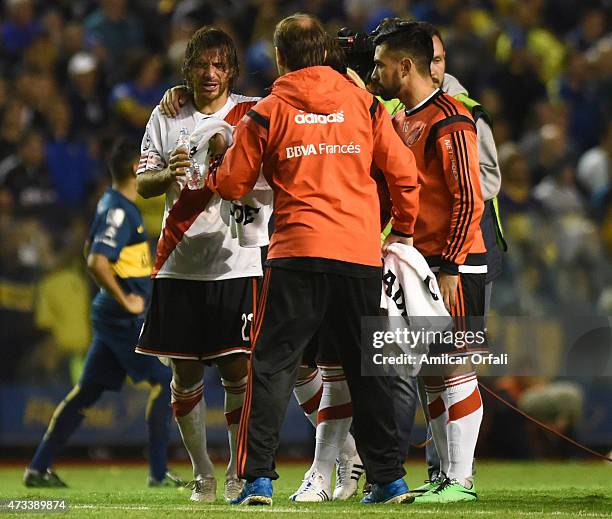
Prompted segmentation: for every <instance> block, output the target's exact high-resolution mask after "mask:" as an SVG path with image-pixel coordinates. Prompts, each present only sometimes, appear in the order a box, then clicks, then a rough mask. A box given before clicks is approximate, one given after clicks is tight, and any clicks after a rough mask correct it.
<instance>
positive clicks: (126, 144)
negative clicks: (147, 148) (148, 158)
mask: <svg viewBox="0 0 612 519" xmlns="http://www.w3.org/2000/svg"><path fill="white" fill-rule="evenodd" d="M139 157H140V146H139V145H138V142H136V141H135V140H134V139H130V138H128V137H119V138H118V139H117V140H116V141H115V142H114V143H113V147H112V148H111V152H110V154H109V156H108V169H109V170H110V174H111V177H112V179H113V182H116V183H118V184H123V183H124V182H125V181H126V180H128V179H129V178H132V177H133V176H134V164H135V163H137V162H138V159H139Z"/></svg>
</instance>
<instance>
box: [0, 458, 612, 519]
mask: <svg viewBox="0 0 612 519" xmlns="http://www.w3.org/2000/svg"><path fill="white" fill-rule="evenodd" d="M56 468H57V470H58V473H59V474H60V476H61V477H62V478H64V480H65V481H66V482H67V483H68V484H69V485H70V488H68V489H59V490H55V489H26V488H25V487H24V486H23V485H22V484H21V476H22V473H23V469H22V468H20V467H10V468H8V467H0V500H6V499H10V498H19V499H23V498H31V499H62V498H65V499H67V500H68V501H69V507H70V509H69V512H67V515H69V516H71V517H78V518H81V517H84V518H89V517H104V518H108V517H111V518H115V517H118V518H121V519H132V518H138V517H147V518H151V517H164V518H170V517H179V516H180V517H190V516H196V515H197V516H205V517H207V518H209V517H211V518H217V517H234V518H235V517H236V515H242V514H256V515H257V516H258V517H262V516H263V517H275V518H278V517H291V516H292V515H293V514H296V517H300V518H302V517H319V518H320V519H325V518H329V519H332V518H334V517H335V516H338V517H347V518H348V517H368V516H370V517H380V518H382V517H388V516H408V515H413V516H417V515H419V516H422V517H431V518H438V517H441V518H453V519H457V518H472V517H482V518H491V519H494V518H515V517H516V518H521V517H536V518H554V519H565V518H568V519H569V518H572V519H573V518H576V517H611V518H612V464H610V463H608V464H604V463H597V462H593V463H577V462H576V463H575V462H560V463H499V462H479V463H478V474H477V485H478V491H479V500H478V501H477V502H476V503H465V504H462V505H453V506H452V507H444V508H442V507H440V506H436V505H431V506H425V505H421V506H415V505H394V506H388V505H378V506H369V507H365V506H363V505H361V504H360V503H359V501H358V499H357V498H353V500H351V501H349V502H344V503H336V502H331V503H321V504H299V505H298V504H295V503H291V502H289V501H288V497H289V495H290V494H291V493H292V491H293V490H295V488H296V487H297V485H298V484H299V482H300V480H301V478H302V475H303V473H304V471H305V469H306V467H305V466H302V465H282V466H281V467H280V468H279V473H280V476H281V479H280V480H278V481H277V482H276V483H275V493H274V506H272V507H271V508H268V507H230V506H229V505H226V504H224V502H223V501H221V500H219V501H218V502H217V503H214V504H192V503H191V502H190V501H189V491H188V490H186V489H169V488H164V489H148V488H146V487H145V485H144V481H145V480H146V467H145V466H144V465H134V466H132V465H121V466H117V465H91V466H87V465H70V466H61V465H59V466H58V467H56ZM173 468H174V469H178V470H177V472H178V473H179V474H180V475H181V476H184V477H185V478H187V477H188V475H189V468H188V467H187V466H186V465H181V466H178V467H177V466H175V467H173ZM424 472H425V471H424V469H423V468H422V467H421V466H419V467H418V468H415V467H409V472H408V476H407V481H408V483H409V484H410V485H411V486H418V485H419V484H420V483H421V480H422V479H423V475H424ZM218 477H219V482H220V483H221V482H222V481H223V479H222V478H223V475H222V473H221V472H220V473H219V474H218ZM221 492H222V490H221V485H220V488H219V489H218V493H219V496H221ZM63 515H65V514H63V513H53V514H43V513H36V514H27V513H25V512H20V513H14V514H8V513H7V514H4V513H0V516H1V517H13V516H14V517H37V518H41V517H46V516H49V517H55V518H58V517H61V516H63Z"/></svg>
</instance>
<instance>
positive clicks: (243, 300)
mask: <svg viewBox="0 0 612 519" xmlns="http://www.w3.org/2000/svg"><path fill="white" fill-rule="evenodd" d="M256 291H257V289H256V278H235V279H224V280H220V281H192V280H186V279H167V278H163V279H155V280H153V295H152V297H151V305H150V307H149V311H148V313H147V318H146V320H145V324H144V326H143V328H142V333H141V334H140V339H139V340H138V347H137V348H136V351H137V352H138V353H145V354H148V355H157V356H162V357H171V358H176V359H191V360H203V361H210V360H213V359H215V358H218V357H223V356H225V355H232V354H236V353H243V354H244V353H249V352H250V349H251V343H250V340H249V334H250V329H251V321H252V320H253V306H254V300H255V295H256Z"/></svg>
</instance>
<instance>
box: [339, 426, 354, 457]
mask: <svg viewBox="0 0 612 519" xmlns="http://www.w3.org/2000/svg"><path fill="white" fill-rule="evenodd" d="M351 422H352V419H351ZM349 429H350V425H349ZM340 454H344V455H345V456H347V457H349V458H352V457H353V456H355V454H357V445H355V438H353V435H352V434H351V432H350V431H349V433H348V434H347V435H346V440H344V444H343V445H342V448H341V449H340Z"/></svg>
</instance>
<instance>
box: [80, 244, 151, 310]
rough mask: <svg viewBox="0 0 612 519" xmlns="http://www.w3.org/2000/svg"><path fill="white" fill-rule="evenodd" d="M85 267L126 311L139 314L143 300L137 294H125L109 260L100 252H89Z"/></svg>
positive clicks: (143, 304) (142, 306) (143, 305)
mask: <svg viewBox="0 0 612 519" xmlns="http://www.w3.org/2000/svg"><path fill="white" fill-rule="evenodd" d="M87 269H88V270H89V272H90V273H91V275H92V277H93V278H94V280H95V281H96V283H97V285H98V286H99V287H101V288H103V289H104V290H106V291H107V292H108V293H109V294H110V295H112V296H113V298H114V299H115V301H117V303H119V304H120V305H121V306H122V307H123V308H124V309H125V310H126V311H127V312H129V313H131V314H141V313H142V312H144V309H145V300H144V299H143V298H142V297H141V296H139V295H137V294H126V293H125V292H124V291H123V289H122V288H121V286H120V285H119V283H118V282H117V278H116V277H115V273H114V271H113V267H112V265H111V262H110V260H109V259H108V258H107V257H106V256H105V255H104V254H100V253H96V252H93V253H90V254H89V255H88V256H87Z"/></svg>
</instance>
